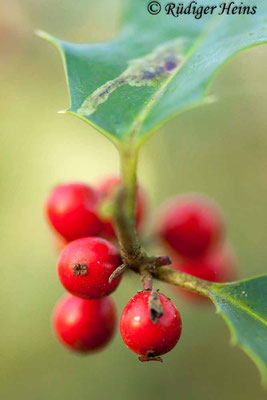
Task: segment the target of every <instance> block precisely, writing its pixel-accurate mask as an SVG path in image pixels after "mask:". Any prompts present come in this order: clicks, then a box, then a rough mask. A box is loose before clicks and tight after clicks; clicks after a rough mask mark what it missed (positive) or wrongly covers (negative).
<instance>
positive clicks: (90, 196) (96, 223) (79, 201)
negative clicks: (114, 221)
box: [46, 183, 102, 241]
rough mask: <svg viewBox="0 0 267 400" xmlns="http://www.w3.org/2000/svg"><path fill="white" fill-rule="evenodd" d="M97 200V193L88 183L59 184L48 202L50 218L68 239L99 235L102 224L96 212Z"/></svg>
mask: <svg viewBox="0 0 267 400" xmlns="http://www.w3.org/2000/svg"><path fill="white" fill-rule="evenodd" d="M97 200H98V196H97V193H96V192H95V191H94V190H93V189H92V188H91V187H90V186H88V185H86V184H83V183H69V184H64V185H60V186H57V187H56V188H55V189H54V190H53V191H52V193H51V194H50V196H49V198H48V200H47V203H46V214H47V217H48V220H49V222H50V223H51V225H52V226H53V228H54V229H55V230H56V231H57V232H58V233H60V235H62V236H63V237H64V238H65V239H67V240H68V241H70V240H75V239H78V238H81V237H86V236H95V235H98V233H99V232H100V230H101V228H102V224H101V221H100V219H99V217H98V216H97V213H96V205H97Z"/></svg>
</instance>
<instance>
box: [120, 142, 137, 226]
mask: <svg viewBox="0 0 267 400" xmlns="http://www.w3.org/2000/svg"><path fill="white" fill-rule="evenodd" d="M137 160H138V153H137V152H136V151H131V150H130V149H124V150H122V151H121V153H120V162H121V180H122V187H123V190H124V192H125V202H124V213H125V215H126V216H127V217H128V218H129V219H130V220H131V221H135V208H136V169H137Z"/></svg>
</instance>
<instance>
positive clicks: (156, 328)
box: [120, 291, 182, 360]
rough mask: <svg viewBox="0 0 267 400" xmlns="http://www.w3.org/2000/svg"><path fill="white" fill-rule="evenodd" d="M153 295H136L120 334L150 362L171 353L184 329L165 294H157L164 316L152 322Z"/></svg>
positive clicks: (122, 320) (130, 303)
mask: <svg viewBox="0 0 267 400" xmlns="http://www.w3.org/2000/svg"><path fill="white" fill-rule="evenodd" d="M151 294H152V292H151V291H143V292H140V293H137V294H136V295H135V296H134V297H133V298H132V299H131V300H130V301H129V302H128V303H127V305H126V307H125V308H124V310H123V313H122V315H121V319H120V332H121V336H122V339H123V341H124V342H125V344H126V345H127V346H128V347H129V348H130V349H131V350H132V351H134V352H135V353H137V354H139V355H140V356H142V357H145V358H148V359H153V358H157V357H158V356H160V355H162V354H165V353H168V352H169V351H170V350H171V349H172V348H173V347H174V346H175V345H176V343H177V342H178V340H179V338H180V335H181V330H182V322H181V317H180V314H179V312H178V310H177V308H176V307H175V305H174V304H173V303H172V301H171V300H169V299H167V297H166V296H164V295H163V294H162V293H158V297H159V301H160V303H161V306H162V313H161V314H159V315H158V316H157V318H156V320H154V321H153V320H152V318H151V312H150V297H151ZM145 358H141V360H146V359H145Z"/></svg>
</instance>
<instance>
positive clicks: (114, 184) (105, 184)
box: [97, 177, 146, 238]
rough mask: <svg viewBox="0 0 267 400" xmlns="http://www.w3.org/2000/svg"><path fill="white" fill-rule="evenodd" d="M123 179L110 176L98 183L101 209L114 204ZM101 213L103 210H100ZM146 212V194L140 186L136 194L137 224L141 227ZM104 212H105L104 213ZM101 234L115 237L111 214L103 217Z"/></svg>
mask: <svg viewBox="0 0 267 400" xmlns="http://www.w3.org/2000/svg"><path fill="white" fill-rule="evenodd" d="M120 182H121V180H120V179H119V178H118V177H110V178H107V179H105V180H104V181H102V182H101V183H100V184H99V185H98V188H97V190H98V194H99V207H100V209H101V208H102V207H103V206H104V207H105V205H107V206H108V205H109V204H112V203H113V202H114V199H115V195H116V190H117V189H118V187H119V185H120ZM100 213H101V210H100ZM145 213H146V196H145V193H144V191H143V189H141V188H140V187H138V189H137V195H136V226H137V227H140V225H141V223H142V221H143V219H144V216H145ZM102 214H103V213H102ZM101 235H103V236H104V237H107V238H115V237H116V234H115V230H114V226H113V223H112V220H111V217H109V216H103V217H102V231H101Z"/></svg>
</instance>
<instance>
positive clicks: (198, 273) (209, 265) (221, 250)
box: [171, 246, 238, 301]
mask: <svg viewBox="0 0 267 400" xmlns="http://www.w3.org/2000/svg"><path fill="white" fill-rule="evenodd" d="M171 268H174V269H176V270H178V271H181V272H184V273H186V274H190V275H193V276H195V277H197V278H200V279H204V280H206V281H210V282H217V283H224V282H232V281H234V280H236V279H237V276H238V272H237V266H236V257H235V254H234V252H233V250H232V249H231V247H230V246H221V247H218V248H216V249H213V250H212V251H210V252H209V253H207V254H206V255H204V256H203V257H200V258H198V259H183V260H177V261H176V262H174V263H173V264H172V265H171ZM175 289H176V290H178V291H179V293H181V294H183V295H184V297H185V298H186V299H189V300H192V301H194V300H196V301H198V300H204V301H205V300H208V299H207V298H206V297H203V296H201V295H198V294H196V293H191V292H189V291H187V290H184V289H180V288H175Z"/></svg>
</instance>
